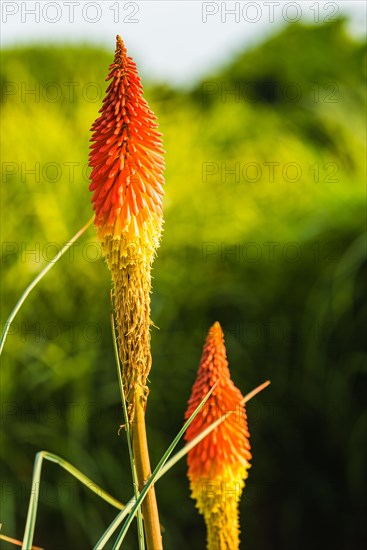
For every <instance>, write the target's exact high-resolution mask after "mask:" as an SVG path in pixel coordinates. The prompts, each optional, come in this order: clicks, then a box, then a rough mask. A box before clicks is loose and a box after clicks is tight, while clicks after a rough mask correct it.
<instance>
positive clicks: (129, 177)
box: [90, 36, 164, 249]
mask: <svg viewBox="0 0 367 550" xmlns="http://www.w3.org/2000/svg"><path fill="white" fill-rule="evenodd" d="M107 80H111V82H110V84H109V86H108V88H107V95H106V97H105V99H104V101H103V106H102V108H101V109H100V113H101V115H100V117H99V118H97V120H96V121H95V123H94V124H93V126H92V131H93V135H92V138H91V141H92V145H91V152H90V166H91V167H92V169H93V170H92V173H91V180H92V183H91V185H90V190H91V191H93V198H92V201H93V208H94V210H95V225H96V226H97V229H98V234H99V237H100V238H101V239H104V238H105V237H112V238H113V239H118V240H119V239H121V238H122V239H123V240H125V239H126V240H127V241H128V242H134V243H137V244H138V245H146V246H147V247H148V248H149V249H150V248H151V247H152V246H154V247H157V245H158V241H159V235H160V231H161V225H162V199H163V184H164V179H163V170H164V161H163V157H162V155H163V153H164V151H163V149H162V140H161V134H160V133H159V132H158V130H157V123H156V117H155V115H154V114H153V112H152V111H151V110H150V109H149V106H148V104H147V102H146V100H145V99H144V97H143V88H142V85H141V82H140V78H139V75H138V72H137V69H136V65H135V63H134V61H133V60H132V58H131V57H128V56H127V53H126V48H125V46H124V43H123V41H122V40H121V38H120V37H119V36H117V39H116V53H115V58H114V62H113V63H112V64H111V65H110V73H109V75H108V77H107Z"/></svg>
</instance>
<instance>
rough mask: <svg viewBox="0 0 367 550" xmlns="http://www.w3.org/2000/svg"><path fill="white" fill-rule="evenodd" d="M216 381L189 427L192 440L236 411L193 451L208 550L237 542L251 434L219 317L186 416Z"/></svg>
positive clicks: (192, 472)
mask: <svg viewBox="0 0 367 550" xmlns="http://www.w3.org/2000/svg"><path fill="white" fill-rule="evenodd" d="M217 381H218V384H217V386H216V388H215V389H214V391H213V393H212V395H211V396H210V398H209V399H208V401H207V402H206V404H205V405H204V407H203V409H202V411H201V412H200V413H199V414H198V415H197V416H196V417H195V419H194V420H193V422H192V423H191V424H190V426H189V427H188V429H187V431H186V434H185V439H186V441H187V442H190V441H192V440H193V439H194V438H195V437H196V436H197V435H199V434H200V433H201V432H202V431H203V430H204V429H205V428H207V427H209V426H210V425H211V424H212V423H213V422H215V420H217V419H218V418H221V417H222V416H223V415H224V414H226V413H228V412H230V411H234V413H233V414H231V415H229V416H228V418H227V419H226V420H224V421H223V422H222V423H221V424H219V425H218V426H217V427H216V428H215V429H214V430H213V431H212V432H210V433H209V434H208V435H207V436H206V437H205V438H204V439H203V440H202V441H201V442H200V443H198V444H197V445H196V446H195V447H194V448H193V449H192V450H191V451H190V452H189V453H188V458H187V463H188V477H189V479H190V487H191V492H192V496H193V498H194V499H195V500H196V502H197V507H198V509H199V511H200V513H201V514H203V515H204V519H205V522H206V525H207V535H208V537H207V538H208V549H209V550H236V549H237V548H239V522H238V502H239V499H240V497H241V493H242V490H243V488H244V486H245V479H246V478H247V476H248V472H247V470H248V469H249V468H250V464H249V460H250V459H251V453H250V443H249V437H250V434H249V432H248V428H247V417H246V410H245V405H244V404H243V401H242V400H243V396H242V394H241V392H240V390H239V389H238V388H236V386H235V385H234V383H233V382H232V380H231V377H230V372H229V368H228V361H227V358H226V349H225V345H224V335H223V332H222V329H221V326H220V324H219V323H218V322H216V323H214V325H213V326H212V327H211V329H210V330H209V334H208V337H207V339H206V343H205V346H204V351H203V354H202V357H201V361H200V366H199V370H198V374H197V378H196V382H195V384H194V386H193V389H192V393H191V397H190V400H189V404H188V409H187V411H186V414H185V418H189V417H190V415H191V414H192V413H193V411H194V410H195V408H196V407H197V406H198V405H199V403H200V402H201V401H202V400H203V398H204V397H205V395H206V394H207V393H208V391H209V390H210V388H212V387H213V385H214V384H215V382H217Z"/></svg>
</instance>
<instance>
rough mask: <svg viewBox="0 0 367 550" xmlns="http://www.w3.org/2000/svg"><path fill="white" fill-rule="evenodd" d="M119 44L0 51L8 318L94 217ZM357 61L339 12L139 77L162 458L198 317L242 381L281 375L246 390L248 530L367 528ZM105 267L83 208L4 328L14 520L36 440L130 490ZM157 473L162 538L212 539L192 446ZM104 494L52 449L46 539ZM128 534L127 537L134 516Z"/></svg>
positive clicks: (293, 540) (266, 534)
mask: <svg viewBox="0 0 367 550" xmlns="http://www.w3.org/2000/svg"><path fill="white" fill-rule="evenodd" d="M127 46H129V45H128V44H127ZM112 50H113V42H112V38H111V51H110V52H105V51H102V50H99V49H96V48H92V47H90V46H86V45H83V46H80V47H69V46H68V47H51V46H49V47H38V46H37V47H36V46H32V47H31V46H30V47H21V48H17V49H12V50H7V51H4V52H3V53H2V68H1V84H2V87H1V88H2V105H1V107H2V135H3V138H4V140H3V145H2V159H3V172H2V189H3V216H2V224H3V227H2V229H3V231H2V240H3V258H2V268H3V269H2V272H3V273H2V288H1V291H2V303H3V308H2V313H1V315H2V317H1V320H2V322H5V320H6V318H7V316H8V315H9V312H10V311H11V309H12V307H13V306H14V304H15V303H16V301H17V299H18V298H19V296H20V294H21V292H22V291H23V289H24V288H25V287H26V285H27V284H28V283H29V282H30V281H31V280H32V278H33V277H34V276H35V275H36V274H37V273H38V272H39V271H40V269H41V268H42V266H43V265H44V264H45V263H46V262H47V261H49V260H50V259H51V258H52V256H53V255H54V254H55V253H56V252H57V250H58V248H59V247H60V246H61V245H62V244H63V243H64V242H66V241H67V240H68V239H69V238H70V237H71V236H72V235H73V234H74V233H75V232H76V231H77V230H78V229H79V228H80V227H81V225H82V224H84V223H85V222H86V221H87V220H88V219H89V218H90V216H91V205H90V198H91V197H90V193H89V191H88V169H87V168H86V164H87V158H88V141H89V138H90V134H89V128H90V126H91V124H92V122H93V121H94V119H95V118H96V116H97V112H98V109H99V108H100V104H101V99H102V95H101V94H102V93H103V92H104V87H105V84H104V79H105V77H106V75H107V70H108V65H109V64H110V62H111V61H112V56H113V51H112ZM129 53H130V54H131V55H133V54H134V52H133V51H129ZM364 60H365V45H364V44H362V43H360V42H358V41H357V40H356V39H354V38H352V37H351V36H349V35H348V33H347V32H346V25H345V21H343V20H340V21H338V22H335V23H332V24H327V25H317V26H307V25H301V24H294V25H291V26H289V27H287V28H285V29H283V30H282V31H281V32H280V33H279V34H278V35H276V36H273V37H271V38H269V39H268V40H266V41H265V42H264V43H262V44H261V45H259V46H257V47H256V48H254V49H253V50H251V51H246V52H244V53H243V54H241V55H239V56H238V57H236V58H234V59H233V60H231V62H230V63H229V64H228V65H227V66H225V67H222V68H218V69H217V70H216V71H215V72H213V73H212V74H209V75H208V76H207V77H206V78H205V79H204V80H203V82H200V83H198V84H197V85H196V86H195V87H194V88H193V89H191V90H190V91H187V92H186V91H182V90H178V89H172V88H171V87H170V86H169V85H167V84H160V85H158V84H150V85H149V84H148V85H147V86H146V97H147V100H148V102H149V104H150V105H151V107H152V109H153V110H154V112H155V113H156V115H157V116H158V119H159V123H160V128H161V131H162V133H163V135H164V143H165V149H166V151H167V154H166V162H167V170H166V181H167V185H166V198H165V226H164V234H163V238H162V244H161V248H160V250H159V255H158V258H157V260H156V261H155V264H154V281H153V283H154V293H153V295H152V318H153V320H154V323H155V324H156V325H157V327H159V330H157V329H156V328H154V329H153V330H152V346H153V369H152V372H151V393H150V397H149V405H148V429H149V440H150V447H151V457H152V463H153V465H154V464H155V463H156V462H157V460H158V459H159V457H160V456H161V455H162V453H163V452H164V450H165V449H166V447H167V446H168V444H169V443H170V441H171V440H172V438H173V437H174V435H175V434H176V433H177V431H178V430H179V428H180V426H181V425H182V421H183V414H184V411H185V408H186V403H187V399H188V397H189V395H190V390H191V386H192V384H193V382H194V379H195V374H196V369H197V366H198V362H199V359H200V355H201V348H202V344H203V340H204V338H205V334H206V332H207V329H208V327H209V326H210V324H211V323H213V322H214V321H215V320H219V321H220V322H221V324H222V327H223V329H224V331H225V334H226V343H227V351H228V358H229V362H230V366H231V371H232V376H233V379H234V381H235V383H236V384H237V385H238V386H239V387H240V388H241V390H242V392H243V393H246V392H247V391H249V390H250V389H252V388H253V387H254V386H255V385H257V384H258V383H260V382H262V381H264V380H265V379H267V378H270V379H271V380H272V385H271V386H270V388H269V389H267V390H266V393H264V394H262V395H261V396H259V397H257V398H256V399H255V400H254V401H253V402H251V403H250V404H249V405H248V418H249V427H250V432H251V443H252V450H253V467H252V470H251V471H250V475H249V480H248V484H247V488H246V490H245V492H244V495H243V498H242V501H241V526H242V538H243V541H244V543H243V547H244V548H247V549H248V550H260V549H261V550H273V549H280V550H287V549H292V550H293V549H294V548H297V549H300V550H302V549H306V548H307V549H308V548H312V549H313V550H317V549H320V550H321V549H322V550H325V549H326V548H327V549H329V548H333V549H337V548H338V549H339V548H340V549H343V550H344V549H345V550H347V549H348V550H349V549H350V548H353V549H354V550H359V549H360V550H361V549H362V548H365V544H366V539H367V537H366V527H365V521H364V519H365V518H364V516H363V505H364V504H365V503H366V502H365V498H366V497H365V493H364V488H365V487H366V486H367V479H366V468H365V465H366V462H367V445H366V442H365V435H366V431H367V413H366V408H365V403H366V390H367V384H366V381H367V377H366V374H367V370H366V363H365V357H366V355H365V354H366V350H365V344H364V338H363V336H364V335H363V331H362V319H363V316H364V315H365V313H366V306H365V304H364V302H363V295H364V293H365V286H366V278H365V276H364V275H365V268H366V250H365V245H364V242H365V241H364V238H363V230H364V224H363V220H364V217H365V204H364V196H365V179H366V173H365V166H366V165H365V154H366V151H365V127H364V125H365V120H364V113H365V106H366V105H365V90H364V76H365V75H364V67H365V64H364ZM143 80H144V78H143ZM32 89H33V90H35V91H36V92H35V94H32V93H27V91H28V92H29V91H30V90H32ZM231 90H232V91H234V93H230V92H231ZM36 163H38V165H37V164H36ZM236 163H237V166H236ZM269 163H276V164H269ZM289 163H292V164H289ZM272 167H273V168H274V177H271V171H272V169H273V168H272ZM32 169H33V170H36V173H30V172H27V171H28V170H32ZM226 170H237V171H239V175H238V173H237V175H236V173H235V174H232V175H231V174H229V173H226ZM297 174H298V176H299V177H298V176H297ZM32 250H33V251H35V252H34V253H31V252H30V251H32ZM109 288H110V276H109V273H108V270H107V269H106V267H105V264H104V261H103V259H102V258H101V256H100V253H99V247H98V244H97V243H96V238H95V234H94V230H93V229H89V231H88V234H87V235H86V236H84V237H83V238H82V239H81V241H80V244H79V246H75V247H73V249H72V253H70V254H68V255H67V256H65V257H64V258H63V259H62V260H61V261H60V262H59V264H58V265H57V266H56V267H55V268H54V269H53V270H52V271H51V272H50V274H49V275H47V278H46V279H45V280H44V281H42V283H41V284H40V285H39V287H38V288H37V289H36V290H35V291H34V292H33V294H32V295H31V296H30V298H29V299H28V301H27V302H26V304H25V305H24V307H23V308H22V310H21V312H20V314H19V315H18V318H17V319H16V320H15V323H14V325H13V327H12V330H11V334H10V336H9V339H8V342H7V345H6V348H5V352H4V356H3V361H2V367H1V382H2V396H1V398H2V421H3V434H2V437H3V439H2V445H1V459H2V495H3V496H2V522H3V532H4V533H5V534H7V535H9V536H14V537H17V538H19V539H21V538H22V532H23V529H24V525H25V517H26V511H27V506H28V496H29V490H30V483H31V476H32V466H33V460H34V456H35V453H36V452H37V451H38V450H41V449H46V450H48V451H51V452H53V453H57V454H60V455H62V456H63V457H64V458H65V459H67V460H69V461H70V462H72V463H73V464H74V465H75V466H77V467H78V468H80V469H82V470H83V471H84V472H85V473H86V474H87V475H88V476H90V477H91V478H92V479H94V480H95V481H96V483H99V484H101V485H102V486H103V487H105V488H106V489H107V490H109V491H110V492H112V493H113V494H114V495H116V496H117V497H118V498H120V499H122V500H124V501H125V500H127V499H128V497H129V496H130V495H131V494H132V487H131V482H130V475H129V461H128V453H127V446H126V441H125V439H124V436H123V433H121V435H120V437H118V434H117V431H118V427H119V425H120V424H121V422H122V414H121V411H120V405H119V392H118V385H117V381H116V373H115V363H114V357H113V349H112V345H111V332H110V326H109ZM157 494H158V499H159V503H160V513H161V521H162V523H163V525H164V526H165V533H164V541H165V547H166V548H167V549H170V550H184V549H186V548H194V549H200V548H204V546H205V542H204V541H205V530H204V524H203V521H202V518H201V517H200V516H199V515H198V514H197V512H196V510H195V508H194V503H193V501H192V500H191V499H190V496H189V488H188V482H187V479H186V466H185V464H184V462H182V463H181V464H179V465H178V466H177V467H176V468H175V470H173V471H171V473H169V474H168V475H167V476H166V477H165V478H164V479H163V480H161V481H160V482H159V484H158V486H157ZM114 515H115V511H114V510H113V509H110V508H109V507H108V505H106V504H105V503H103V502H102V501H101V502H100V501H99V500H98V498H97V497H95V496H94V495H91V494H89V493H88V491H87V490H85V489H80V488H78V486H77V485H76V482H74V480H73V479H71V478H70V477H69V476H68V475H67V474H66V473H65V472H61V471H59V470H58V469H57V468H56V467H55V466H54V465H50V464H46V465H45V467H44V473H43V481H42V489H41V499H40V506H39V517H38V522H37V531H36V538H35V543H36V544H38V545H39V546H42V547H44V548H46V549H50V550H51V549H59V548H66V547H67V548H80V549H82V548H83V549H84V548H90V547H92V544H93V542H95V541H96V540H97V539H98V537H99V536H100V534H101V533H102V531H103V530H104V528H105V527H106V526H107V524H108V522H109V521H111V520H112V518H113V517H114ZM126 548H127V549H128V548H131V549H133V548H136V539H135V538H134V533H131V535H130V538H129V542H128V544H127V545H126Z"/></svg>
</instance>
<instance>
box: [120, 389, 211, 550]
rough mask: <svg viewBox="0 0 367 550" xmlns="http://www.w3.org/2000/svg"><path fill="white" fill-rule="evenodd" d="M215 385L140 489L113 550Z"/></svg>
mask: <svg viewBox="0 0 367 550" xmlns="http://www.w3.org/2000/svg"><path fill="white" fill-rule="evenodd" d="M217 384H218V380H217V382H216V383H215V384H214V385H213V386H212V388H211V389H210V390H209V391H208V393H207V394H206V396H205V397H204V399H203V400H202V402H201V403H200V404H199V405H198V406H197V407H196V409H195V410H194V412H193V413H192V415H191V416H190V418H189V419H188V420H187V421H186V422H185V424H184V425H183V427H182V428H181V430H180V431H179V432H178V434H177V435H176V437H175V438H174V440H173V441H172V443H171V444H170V445H169V447H168V449H167V450H166V452H165V453H164V455H163V456H162V458H161V459H160V461H159V462H158V464H157V466H156V468H155V469H154V472H153V473H152V475H151V477H150V478H149V480H148V481H147V483H146V484H145V485H144V487H143V489H142V491H141V493H140V495H139V498H138V499H137V501H136V502H135V504H134V506H133V507H132V510H131V512H130V514H129V515H128V517H127V519H126V521H125V523H124V526H123V528H122V529H121V531H120V534H119V536H118V537H117V540H116V542H115V544H114V546H113V550H118V549H119V548H120V547H121V544H122V542H123V540H124V538H125V535H126V533H127V530H128V529H129V527H130V524H131V522H132V520H133V519H134V516H135V514H136V512H137V510H138V508H139V507H140V506H141V503H142V502H143V500H144V498H145V496H146V494H147V493H148V491H149V488H150V486H151V485H152V484H153V483H154V482H155V480H156V477H157V475H158V474H159V472H160V470H161V469H162V467H163V466H164V464H165V463H166V462H167V460H168V458H169V456H170V454H171V453H172V451H173V449H174V448H175V447H176V445H177V443H178V442H179V440H180V439H181V437H182V436H183V434H184V433H185V431H186V430H187V428H188V427H189V426H190V424H191V422H192V421H193V420H194V418H195V417H196V415H197V414H198V413H199V412H200V411H201V409H202V408H203V406H204V405H205V403H206V402H207V400H208V399H209V397H210V396H211V394H212V392H213V391H214V389H215V387H216V385H217Z"/></svg>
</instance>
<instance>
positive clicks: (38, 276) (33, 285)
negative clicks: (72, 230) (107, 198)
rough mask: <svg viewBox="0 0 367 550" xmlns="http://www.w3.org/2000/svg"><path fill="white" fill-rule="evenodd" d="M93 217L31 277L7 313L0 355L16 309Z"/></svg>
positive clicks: (0, 341)
mask: <svg viewBox="0 0 367 550" xmlns="http://www.w3.org/2000/svg"><path fill="white" fill-rule="evenodd" d="M93 219H94V217H93V218H91V219H90V220H89V222H87V223H86V224H85V225H84V226H83V227H82V228H81V229H79V231H78V232H77V233H76V234H75V235H74V237H72V238H71V239H70V241H69V242H67V243H66V245H65V246H64V247H63V248H62V249H61V250H60V252H58V253H57V254H56V256H55V257H54V259H53V260H51V261H50V263H49V264H47V265H46V267H45V268H44V269H42V271H41V273H39V274H38V275H37V277H36V278H35V279H33V281H32V282H31V284H30V285H29V286H27V288H26V289H25V291H24V292H23V294H22V295H21V297H20V298H19V300H18V302H17V304H16V306H15V308H14V309H13V311H12V312H11V314H10V315H9V318H8V320H7V321H6V323H5V326H4V330H3V333H2V335H1V340H0V355H1V353H2V351H3V347H4V344H5V341H6V337H7V335H8V332H9V329H10V326H11V324H12V322H13V321H14V318H15V316H16V314H17V313H18V311H19V310H20V308H21V307H22V305H23V304H24V302H25V301H26V299H27V298H28V296H29V294H30V293H31V292H32V290H33V289H34V288H35V287H36V286H37V285H38V283H39V282H40V280H41V279H43V277H44V276H45V275H46V274H47V273H48V272H49V271H50V269H52V268H53V266H54V265H55V264H56V262H57V261H58V260H59V259H60V258H61V256H63V255H64V254H65V252H66V251H67V250H68V249H69V248H70V247H71V245H72V244H73V243H75V241H77V240H78V239H79V237H80V236H81V235H83V233H84V232H85V231H86V230H87V229H88V227H89V226H90V225H91V223H92V222H93Z"/></svg>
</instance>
